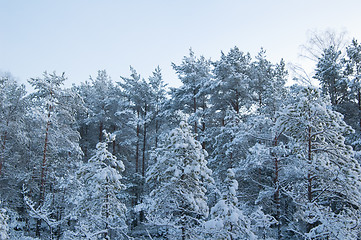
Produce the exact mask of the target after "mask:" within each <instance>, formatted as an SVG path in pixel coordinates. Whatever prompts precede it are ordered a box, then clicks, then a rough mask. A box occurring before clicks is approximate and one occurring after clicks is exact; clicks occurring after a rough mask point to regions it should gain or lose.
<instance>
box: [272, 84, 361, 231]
mask: <svg viewBox="0 0 361 240" xmlns="http://www.w3.org/2000/svg"><path fill="white" fill-rule="evenodd" d="M276 126H277V128H278V129H279V132H283V133H284V134H285V135H286V136H288V137H289V139H290V145H289V148H291V150H292V152H293V155H292V157H293V158H294V161H290V162H295V165H293V166H292V168H289V170H291V169H293V170H292V171H295V170H297V172H298V175H299V176H298V177H296V178H294V180H293V182H288V185H289V186H288V187H284V189H287V190H288V191H289V192H288V194H289V195H290V196H292V198H293V200H294V201H296V202H297V205H298V206H299V212H300V215H299V216H302V220H303V221H304V222H305V223H306V228H304V229H302V227H301V229H298V230H296V231H298V232H303V233H305V234H306V235H307V234H308V235H312V234H313V233H315V232H316V231H317V230H316V229H320V228H321V226H322V227H323V228H328V229H331V228H333V227H332V226H326V222H324V221H322V219H321V218H320V217H319V216H320V215H319V214H318V213H317V214H316V213H315V212H314V211H316V210H315V209H317V211H319V212H321V213H322V216H323V219H327V217H326V216H327V215H330V214H334V215H335V216H341V215H343V216H346V215H347V214H348V212H352V213H354V216H357V214H356V212H357V209H358V208H359V203H358V199H359V197H360V190H359V189H360V166H359V164H358V162H357V161H356V160H355V159H354V158H353V157H352V155H353V151H352V148H351V147H350V146H348V145H346V144H345V138H344V136H343V135H344V134H347V133H350V132H351V131H352V129H351V128H350V127H349V126H348V125H346V123H345V122H344V121H343V119H342V115H341V114H340V113H338V112H335V111H333V110H332V109H331V104H330V102H329V101H328V100H327V99H325V98H322V97H321V96H320V92H319V91H318V90H317V89H315V88H312V87H306V88H304V89H302V90H301V92H300V93H299V95H298V99H297V101H295V102H294V103H291V104H289V105H288V106H287V107H286V108H285V109H284V110H283V111H280V112H279V115H278V118H277V122H276ZM289 174H292V172H291V171H289ZM321 209H322V211H321ZM296 216H297V215H296ZM335 219H337V218H335ZM344 220H345V221H351V219H347V220H346V219H344ZM333 224H336V225H337V224H339V223H338V222H333ZM344 227H347V229H344V230H345V231H351V232H352V231H353V230H352V229H351V228H352V227H351V226H350V225H349V226H344ZM324 234H326V235H328V236H329V237H331V238H333V237H335V236H334V235H333V234H332V233H331V232H327V231H326V232H324Z"/></svg>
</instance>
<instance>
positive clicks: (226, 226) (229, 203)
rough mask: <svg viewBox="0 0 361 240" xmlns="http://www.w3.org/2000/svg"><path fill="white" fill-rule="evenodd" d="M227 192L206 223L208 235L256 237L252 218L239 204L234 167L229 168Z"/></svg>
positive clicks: (233, 237)
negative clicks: (252, 227)
mask: <svg viewBox="0 0 361 240" xmlns="http://www.w3.org/2000/svg"><path fill="white" fill-rule="evenodd" d="M225 184H226V185H227V189H226V192H225V193H224V194H223V197H222V199H221V200H219V201H218V202H217V204H216V205H215V206H214V207H212V209H211V217H210V220H208V221H207V222H206V223H205V229H206V232H207V235H210V237H211V239H231V240H234V239H256V235H255V234H254V233H253V232H252V231H251V219H250V218H249V216H246V215H245V214H244V213H243V212H242V210H241V209H239V206H238V199H237V189H238V182H237V180H235V174H234V171H233V169H231V168H230V169H228V170H227V178H226V180H225Z"/></svg>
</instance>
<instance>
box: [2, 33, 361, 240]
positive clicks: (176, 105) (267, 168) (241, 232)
mask: <svg viewBox="0 0 361 240" xmlns="http://www.w3.org/2000/svg"><path fill="white" fill-rule="evenodd" d="M326 43H327V44H325V45H322V49H321V50H320V52H318V53H317V52H315V51H313V52H312V53H314V56H312V57H313V58H314V60H315V61H316V65H315V69H314V74H313V76H312V78H313V79H314V80H316V81H317V82H318V84H319V87H315V86H312V85H310V84H305V81H304V79H301V76H300V75H299V79H297V78H296V79H294V80H295V81H296V82H298V83H300V82H302V84H294V85H292V86H288V85H287V86H286V82H287V80H288V78H289V73H288V71H287V68H286V65H285V62H284V60H280V61H279V62H277V63H273V62H271V61H269V60H268V59H267V56H266V51H265V50H264V49H261V50H260V51H259V53H258V54H257V55H256V56H251V54H249V53H247V52H243V51H241V50H240V49H239V48H238V47H234V48H232V49H230V50H229V51H228V52H222V53H221V56H220V58H219V59H217V60H215V61H211V60H209V59H207V58H206V57H204V56H197V55H196V54H195V53H194V52H193V51H192V50H190V51H189V53H188V54H187V55H186V56H184V57H183V58H182V61H181V63H180V64H178V65H177V64H175V63H172V67H173V69H174V71H175V73H176V74H177V76H178V78H179V80H180V81H181V83H182V84H181V86H180V87H177V88H168V87H167V84H166V83H165V81H164V79H163V77H162V70H161V69H160V67H156V68H155V70H154V71H153V73H152V74H151V76H149V77H148V78H143V77H141V76H140V74H139V73H138V72H137V71H136V69H134V68H132V67H131V68H130V74H129V76H122V77H120V78H119V79H117V80H115V81H113V80H112V79H111V78H110V77H109V75H108V74H107V72H106V70H99V71H98V74H97V76H95V77H90V79H89V80H87V81H84V82H82V83H81V84H79V85H74V86H72V87H70V88H66V87H64V82H65V81H66V80H67V77H66V74H65V73H61V74H59V73H57V72H44V74H43V75H42V76H41V77H34V78H31V79H29V81H28V82H29V84H30V85H31V86H32V87H33V89H34V91H31V92H27V91H26V89H25V86H24V85H21V84H19V83H17V82H16V80H15V79H14V77H12V75H11V74H2V76H0V100H1V101H0V112H1V114H0V136H1V142H0V201H1V202H0V239H89V240H90V239H182V240H184V239H232V240H234V239H359V238H361V236H360V229H361V226H360V220H361V215H360V213H361V212H360V206H361V203H360V199H361V191H360V190H361V188H360V187H361V186H360V184H361V175H360V174H361V172H360V171H361V168H360V161H361V82H360V80H361V45H360V44H359V43H358V41H357V40H356V39H353V40H352V42H351V43H349V44H348V45H346V46H345V47H344V48H342V47H340V45H339V44H335V43H333V42H332V41H330V42H326ZM309 50H311V51H312V49H310V48H309ZM297 80H299V81H297ZM306 82H307V81H306Z"/></svg>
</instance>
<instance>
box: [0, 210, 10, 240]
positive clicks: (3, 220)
mask: <svg viewBox="0 0 361 240" xmlns="http://www.w3.org/2000/svg"><path fill="white" fill-rule="evenodd" d="M8 218H9V217H8V215H7V214H6V210H5V209H4V208H0V240H8V239H9V234H8V233H9V226H8V222H7V221H8Z"/></svg>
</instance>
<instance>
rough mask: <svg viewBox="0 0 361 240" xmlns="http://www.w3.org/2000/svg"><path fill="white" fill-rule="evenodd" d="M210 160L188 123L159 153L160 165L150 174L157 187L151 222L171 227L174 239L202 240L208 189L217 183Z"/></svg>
mask: <svg viewBox="0 0 361 240" xmlns="http://www.w3.org/2000/svg"><path fill="white" fill-rule="evenodd" d="M206 156H207V153H206V152H205V150H203V149H202V146H201V144H200V143H199V142H198V141H197V140H195V139H194V135H193V133H192V130H191V127H190V126H189V125H188V124H187V123H186V122H185V121H181V123H180V125H179V127H178V128H176V129H174V130H172V131H171V132H170V133H169V135H168V137H167V139H166V140H165V142H164V144H163V145H162V146H160V147H159V148H158V149H156V151H155V157H156V163H155V164H154V165H153V166H151V167H150V168H149V170H148V172H147V181H148V182H149V183H150V184H153V185H154V186H155V188H154V189H153V191H152V192H151V193H150V198H151V201H150V205H149V209H148V220H149V222H151V223H153V224H156V225H165V226H167V227H168V229H169V231H173V234H176V235H173V236H172V238H173V239H175V238H177V236H178V237H180V238H181V239H182V240H184V239H197V238H199V233H197V232H196V231H195V228H197V226H198V227H200V226H201V224H202V222H203V221H204V220H205V219H206V218H207V217H208V206H207V197H206V191H207V190H206V187H207V185H208V184H213V182H214V180H213V178H212V176H211V175H212V171H211V170H210V169H209V168H208V167H207V161H206V159H205V157H206Z"/></svg>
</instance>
